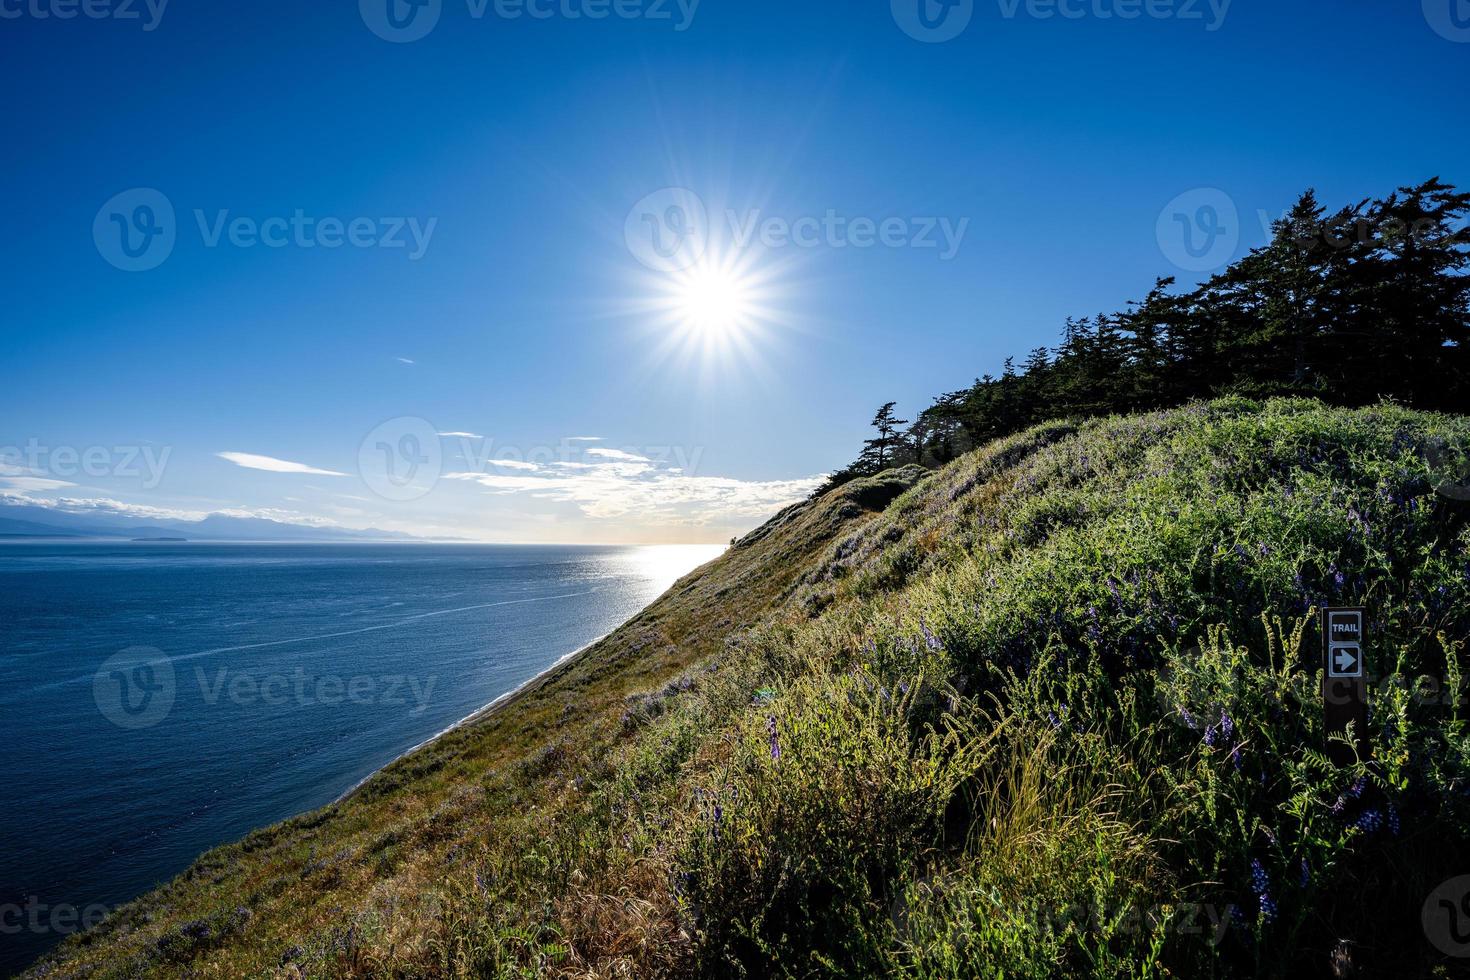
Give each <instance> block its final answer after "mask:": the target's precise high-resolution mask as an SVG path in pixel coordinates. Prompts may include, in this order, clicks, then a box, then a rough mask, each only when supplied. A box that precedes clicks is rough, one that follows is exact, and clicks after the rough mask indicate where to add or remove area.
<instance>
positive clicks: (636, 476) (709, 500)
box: [446, 450, 825, 525]
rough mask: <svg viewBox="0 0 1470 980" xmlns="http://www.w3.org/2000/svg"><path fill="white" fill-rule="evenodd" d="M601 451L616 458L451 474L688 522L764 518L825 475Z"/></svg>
mask: <svg viewBox="0 0 1470 980" xmlns="http://www.w3.org/2000/svg"><path fill="white" fill-rule="evenodd" d="M589 454H590V451H589ZM602 455H604V457H605V458H606V459H607V460H609V461H608V462H603V463H598V464H595V465H594V464H587V463H580V464H579V463H552V464H549V465H548V466H546V467H543V468H541V469H540V470H538V471H537V472H535V473H529V472H527V473H488V472H486V473H450V474H447V476H446V479H450V480H462V481H465V482H469V483H474V484H477V485H479V486H481V487H483V488H484V489H485V490H487V491H489V492H490V493H494V494H498V495H508V494H523V495H527V496H530V497H532V498H534V499H539V500H551V501H557V502H563V503H571V504H574V505H576V507H577V508H578V509H579V510H581V512H582V513H583V514H584V515H586V516H587V517H590V518H594V519H597V520H625V521H630V522H634V521H642V522H648V523H658V524H687V525H707V524H732V523H744V522H750V521H756V520H760V519H762V518H764V517H766V516H769V515H770V514H771V513H772V512H773V511H775V510H778V509H780V508H781V507H784V506H786V505H787V504H792V503H795V502H796V501H798V500H801V499H803V498H805V497H806V496H808V495H809V494H810V493H811V492H812V490H814V489H815V488H816V487H817V486H819V485H820V484H821V482H822V481H823V480H824V479H825V477H824V476H812V477H807V478H804V479H799V480H737V479H732V478H728V477H701V476H691V475H689V474H686V473H684V472H683V471H682V470H680V469H679V468H677V467H669V466H665V465H663V464H659V463H655V462H653V461H651V460H648V459H645V458H644V457H641V456H635V455H633V454H632V453H622V452H619V451H617V450H609V451H607V452H606V453H604V454H602Z"/></svg>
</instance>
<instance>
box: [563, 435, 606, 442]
mask: <svg viewBox="0 0 1470 980" xmlns="http://www.w3.org/2000/svg"><path fill="white" fill-rule="evenodd" d="M601 441H602V436H567V442H601Z"/></svg>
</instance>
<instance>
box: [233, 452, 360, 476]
mask: <svg viewBox="0 0 1470 980" xmlns="http://www.w3.org/2000/svg"><path fill="white" fill-rule="evenodd" d="M215 455H216V456H218V457H219V458H220V459H223V460H227V461H228V462H231V463H234V464H235V465H236V466H243V467H245V468H246V469H247V470H265V471H266V472H267V473H310V474H312V475H313V476H346V475H347V474H346V473H338V472H337V471H336V470H320V469H317V468H316V467H315V466H307V465H306V464H305V463H293V462H291V461H289V460H285V459H276V458H275V457H273V456H257V455H255V454H254V453H215Z"/></svg>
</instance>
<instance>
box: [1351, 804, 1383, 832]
mask: <svg viewBox="0 0 1470 980" xmlns="http://www.w3.org/2000/svg"><path fill="white" fill-rule="evenodd" d="M1382 826H1383V814H1381V813H1379V812H1378V811H1377V810H1364V811H1363V815H1362V816H1360V817H1359V818H1358V822H1357V827H1358V829H1359V830H1361V831H1362V832H1363V833H1365V834H1375V833H1377V832H1378V830H1379V828H1381V827H1382Z"/></svg>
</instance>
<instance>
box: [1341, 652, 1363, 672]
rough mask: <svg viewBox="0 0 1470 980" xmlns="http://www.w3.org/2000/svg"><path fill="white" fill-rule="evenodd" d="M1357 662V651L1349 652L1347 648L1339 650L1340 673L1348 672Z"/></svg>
mask: <svg viewBox="0 0 1470 980" xmlns="http://www.w3.org/2000/svg"><path fill="white" fill-rule="evenodd" d="M1357 663H1358V655H1357V654H1356V653H1349V652H1348V651H1346V650H1339V651H1337V672H1338V673H1339V674H1346V673H1347V672H1348V671H1350V670H1352V669H1353V668H1354V667H1355V666H1357Z"/></svg>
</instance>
